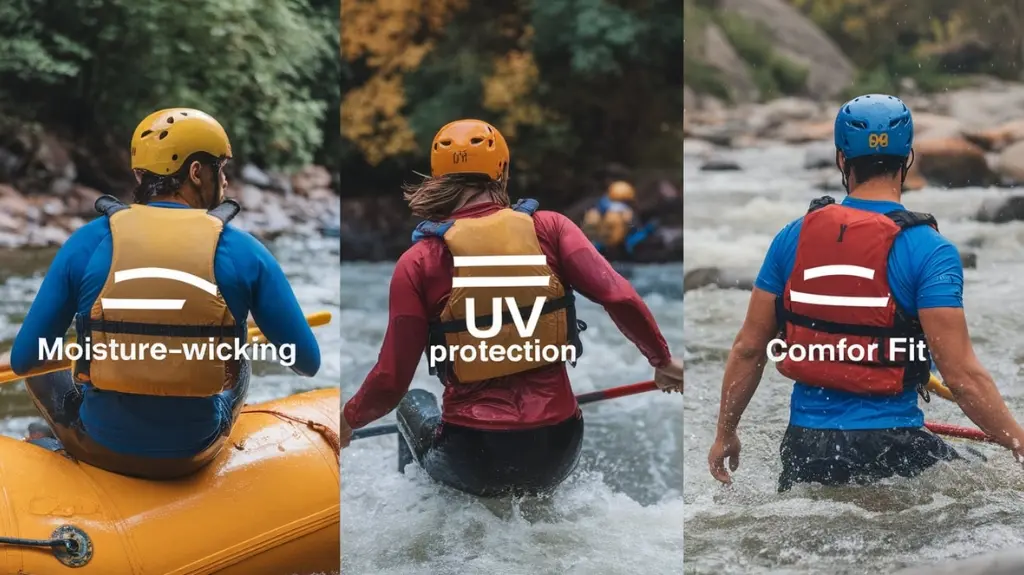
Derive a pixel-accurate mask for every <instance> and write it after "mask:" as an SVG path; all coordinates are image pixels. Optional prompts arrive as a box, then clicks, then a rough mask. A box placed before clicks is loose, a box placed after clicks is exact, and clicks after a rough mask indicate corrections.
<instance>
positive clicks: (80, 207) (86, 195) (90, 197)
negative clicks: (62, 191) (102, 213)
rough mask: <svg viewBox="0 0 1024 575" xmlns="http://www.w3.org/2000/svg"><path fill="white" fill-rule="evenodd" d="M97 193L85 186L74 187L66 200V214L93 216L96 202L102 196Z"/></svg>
mask: <svg viewBox="0 0 1024 575" xmlns="http://www.w3.org/2000/svg"><path fill="white" fill-rule="evenodd" d="M102 195H103V194H101V193H100V192H99V191H97V190H94V189H92V188H90V187H87V186H75V189H74V190H73V191H72V192H71V194H70V195H69V196H68V198H67V209H66V210H65V212H66V213H68V214H71V215H75V216H95V215H96V214H97V212H96V200H98V199H100V196H102Z"/></svg>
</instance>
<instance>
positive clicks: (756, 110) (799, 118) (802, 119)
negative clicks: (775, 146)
mask: <svg viewBox="0 0 1024 575" xmlns="http://www.w3.org/2000/svg"><path fill="white" fill-rule="evenodd" d="M823 114H824V108H823V106H822V105H821V104H819V103H818V102H814V101H811V100H807V99H804V98H792V97H787V98H779V99H777V100H772V101H771V102H768V103H766V104H763V105H759V106H755V107H753V108H752V109H750V110H749V111H748V113H747V115H746V124H747V127H748V130H749V132H750V133H753V134H755V135H758V136H764V137H773V135H774V134H776V133H777V132H778V131H779V130H780V129H782V127H783V126H787V125H790V124H808V123H810V122H814V121H816V120H821V119H822V115H823Z"/></svg>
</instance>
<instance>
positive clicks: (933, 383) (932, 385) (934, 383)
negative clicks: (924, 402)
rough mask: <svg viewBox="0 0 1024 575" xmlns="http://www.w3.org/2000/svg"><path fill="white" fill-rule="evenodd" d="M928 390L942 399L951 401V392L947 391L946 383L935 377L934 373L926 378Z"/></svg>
mask: <svg viewBox="0 0 1024 575" xmlns="http://www.w3.org/2000/svg"><path fill="white" fill-rule="evenodd" d="M928 391H930V392H932V393H934V394H935V395H937V396H939V397H941V398H942V399H947V400H949V401H953V392H951V391H949V388H948V387H946V384H944V383H942V381H941V380H940V379H939V378H937V377H935V374H934V373H933V374H931V377H930V378H929V379H928Z"/></svg>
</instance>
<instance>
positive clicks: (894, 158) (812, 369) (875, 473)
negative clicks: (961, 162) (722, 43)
mask: <svg viewBox="0 0 1024 575" xmlns="http://www.w3.org/2000/svg"><path fill="white" fill-rule="evenodd" d="M835 144H836V163H837V166H838V167H839V169H840V171H841V172H842V174H843V181H844V185H845V186H846V188H847V191H848V196H847V197H846V198H845V199H844V200H843V202H842V204H841V205H835V204H834V202H833V201H832V199H831V198H822V199H819V200H816V201H815V202H814V203H812V206H811V210H810V211H809V212H808V214H806V215H805V216H803V217H801V218H799V219H797V220H796V221H794V222H792V223H790V224H789V225H787V226H786V227H784V228H783V229H782V231H780V232H779V234H778V235H777V236H776V237H775V239H774V240H773V242H772V244H771V247H770V248H769V250H768V253H767V255H766V257H765V260H764V264H763V265H762V267H761V271H760V273H759V274H758V277H757V280H756V282H755V286H754V289H753V292H752V294H751V298H750V304H749V307H748V310H747V315H746V318H745V320H744V323H743V326H742V328H741V329H740V332H739V333H738V334H737V336H736V340H735V342H734V344H733V347H732V350H731V352H730V354H729V358H728V361H727V364H726V368H725V375H724V377H723V382H722V399H721V406H720V412H719V419H718V430H717V437H716V439H715V443H714V445H713V446H712V448H711V451H710V453H709V455H708V464H709V468H710V471H711V474H712V475H713V476H714V477H715V478H716V479H718V480H719V481H721V482H723V483H730V482H731V477H730V475H729V472H728V471H726V469H725V460H726V459H728V460H729V469H730V470H732V471H735V470H736V469H737V468H738V467H739V453H740V441H739V438H738V436H737V431H736V429H737V426H738V424H739V420H740V417H741V416H742V414H743V411H744V410H745V409H746V407H747V405H748V403H749V402H750V399H751V397H752V396H753V394H754V392H755V390H756V389H757V386H758V384H759V383H760V379H761V376H762V373H763V370H764V367H765V365H766V363H767V361H766V360H767V359H768V358H769V357H772V359H773V360H781V361H780V362H779V363H778V364H777V367H778V369H779V371H780V372H782V373H783V374H784V375H786V376H788V377H791V378H792V379H794V380H796V383H795V384H794V386H793V393H792V397H791V402H790V425H789V427H788V429H787V430H786V434H785V437H784V438H783V442H782V446H781V449H780V454H781V458H782V473H781V475H780V478H779V491H780V492H781V491H785V490H787V489H789V488H790V487H791V486H792V484H793V483H796V482H817V483H822V484H843V483H848V482H857V483H866V482H870V481H873V480H877V479H880V478H884V477H891V476H893V475H901V476H907V477H909V476H915V475H917V474H919V473H920V472H921V471H923V470H924V469H927V468H928V467H930V466H931V465H933V464H934V463H935V462H937V461H940V460H950V459H955V458H957V457H958V456H957V454H956V452H955V451H954V450H953V449H952V448H950V447H949V446H948V445H947V444H946V443H945V442H943V441H942V440H941V439H939V438H938V437H936V436H934V435H932V434H931V433H930V432H928V431H927V430H925V429H924V428H923V426H924V414H923V413H922V411H921V409H920V408H919V407H918V402H917V398H918V395H919V393H921V394H926V392H925V391H924V388H925V385H926V382H927V379H928V374H929V367H930V366H931V361H932V360H933V361H934V364H935V365H936V366H937V367H938V369H939V372H940V373H941V374H942V376H943V379H944V382H945V383H946V385H947V386H948V387H949V389H950V391H951V392H952V393H953V395H954V398H955V399H956V402H957V403H958V404H959V405H960V407H961V409H962V410H963V411H964V413H965V414H966V415H967V416H968V417H969V418H970V419H971V420H972V421H973V422H974V423H976V424H977V425H978V427H980V428H981V429H982V430H983V431H985V432H986V433H988V434H989V435H991V436H992V437H994V438H995V439H996V440H997V441H998V442H999V443H1000V444H1001V445H1003V446H1004V447H1006V448H1007V449H1010V450H1012V451H1013V452H1014V455H1015V456H1016V457H1017V458H1018V460H1019V459H1020V458H1021V455H1022V454H1024V429H1022V428H1021V427H1020V425H1018V423H1017V422H1016V421H1015V420H1014V418H1013V416H1012V415H1011V414H1010V412H1009V410H1008V409H1007V407H1006V404H1005V402H1004V401H1003V399H1002V397H1001V396H1000V395H999V392H998V390H997V389H996V386H995V383H994V382H993V381H992V378H991V376H990V375H989V374H988V372H987V371H986V370H985V369H984V367H982V366H981V365H980V363H979V362H978V359H977V357H976V356H975V354H974V351H973V348H972V346H971V341H970V336H969V334H968V332H967V323H966V319H965V316H964V311H963V268H962V265H961V263H960V258H959V254H958V252H957V249H956V248H955V247H954V246H953V244H952V243H950V242H949V241H948V240H947V239H946V238H944V237H943V236H942V235H940V234H939V232H938V230H937V227H936V226H935V225H934V219H933V218H931V216H928V215H926V214H914V213H911V212H907V211H906V210H905V209H904V208H903V206H902V205H901V204H900V196H901V191H902V184H903V181H904V179H905V178H906V174H907V170H908V169H909V167H910V163H911V162H912V161H913V159H912V153H913V150H912V146H913V120H912V118H911V114H910V110H909V109H908V108H907V107H906V106H905V105H904V104H903V102H901V101H900V100H899V99H898V98H895V97H892V96H886V95H880V94H872V95H866V96H861V97H859V98H855V99H853V100H851V101H850V102H847V103H846V104H844V105H843V106H842V108H840V111H839V114H838V115H837V117H836V122H835ZM851 278H852V279H851ZM812 292H814V293H812ZM821 292H828V294H822V293H821ZM915 338H916V339H918V340H919V341H921V342H924V341H925V340H926V341H927V345H926V346H925V345H924V344H923V343H921V344H920V345H921V347H920V348H918V349H919V350H920V351H923V352H924V353H923V354H922V353H920V352H919V353H918V354H917V355H916V356H915V355H913V354H909V353H907V349H908V348H909V347H913V345H912V344H910V342H911V341H913V340H914V339H915ZM900 339H902V340H904V341H903V343H902V344H901V345H897V346H893V345H891V340H900ZM815 345H817V346H819V355H818V356H817V357H816V358H815V357H813V355H814V354H813V353H795V352H796V351H797V349H796V348H797V347H802V348H803V351H806V350H808V349H813V347H814V346H815ZM872 345H874V346H875V348H874V349H872ZM855 346H859V347H860V349H859V353H853V347H855ZM865 350H866V351H867V354H865V353H864V351H865ZM929 356H930V357H929Z"/></svg>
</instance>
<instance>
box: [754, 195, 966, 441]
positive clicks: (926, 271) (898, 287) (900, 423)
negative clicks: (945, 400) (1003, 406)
mask: <svg viewBox="0 0 1024 575" xmlns="http://www.w3.org/2000/svg"><path fill="white" fill-rule="evenodd" d="M842 205H844V206H846V207H850V208H856V209H859V210H866V211H871V212H877V213H886V212H891V211H893V210H900V209H904V208H903V206H902V205H900V204H898V203H896V202H882V201H874V200H861V199H857V198H851V197H847V198H846V199H845V200H843V203H842ZM802 223H803V217H801V218H800V219H798V220H796V221H794V222H791V223H790V224H789V225H787V226H786V227H784V228H782V230H781V231H780V232H779V233H778V235H776V236H775V239H774V240H773V241H772V245H771V247H769V248H768V253H767V254H766V255H765V258H764V264H762V266H761V271H760V272H759V273H758V275H757V280H756V281H755V282H754V285H755V286H756V287H757V288H758V289H762V290H764V291H766V292H768V293H771V294H775V295H776V296H779V297H781V296H782V292H783V289H784V288H785V286H786V281H787V280H788V279H789V275H790V274H791V273H792V272H793V265H794V263H795V261H796V248H797V240H798V239H799V237H800V227H801V224H802ZM888 274H889V287H890V288H891V289H892V294H893V297H894V298H896V301H897V302H898V303H899V304H900V306H902V307H903V310H904V311H906V312H907V313H908V314H910V315H911V316H912V317H917V310H919V309H926V308H936V307H956V308H959V307H963V289H964V271H963V265H962V264H961V262H960V253H959V252H958V251H957V249H956V246H954V245H953V244H952V243H951V242H950V241H949V240H947V239H946V238H944V237H942V235H940V234H939V233H938V232H937V231H935V230H934V229H932V228H931V227H930V226H916V227H914V228H911V229H908V230H906V231H904V232H902V233H900V234H899V235H898V236H897V237H896V240H895V241H894V242H893V247H892V251H891V252H890V253H889V265H888ZM917 397H918V395H917V391H916V390H914V389H913V388H908V389H906V390H905V391H904V392H903V393H902V394H900V395H896V396H888V397H884V396H882V397H880V396H872V397H867V396H862V395H856V394H852V393H846V392H842V391H834V390H827V389H822V388H820V387H812V386H809V385H804V384H802V383H800V382H796V383H795V384H794V385H793V395H792V399H791V402H790V414H789V421H790V423H791V424H792V425H797V426H800V427H809V428H814V429H884V428H889V427H921V426H923V425H924V413H923V412H922V411H921V409H920V408H919V407H918V404H917Z"/></svg>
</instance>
